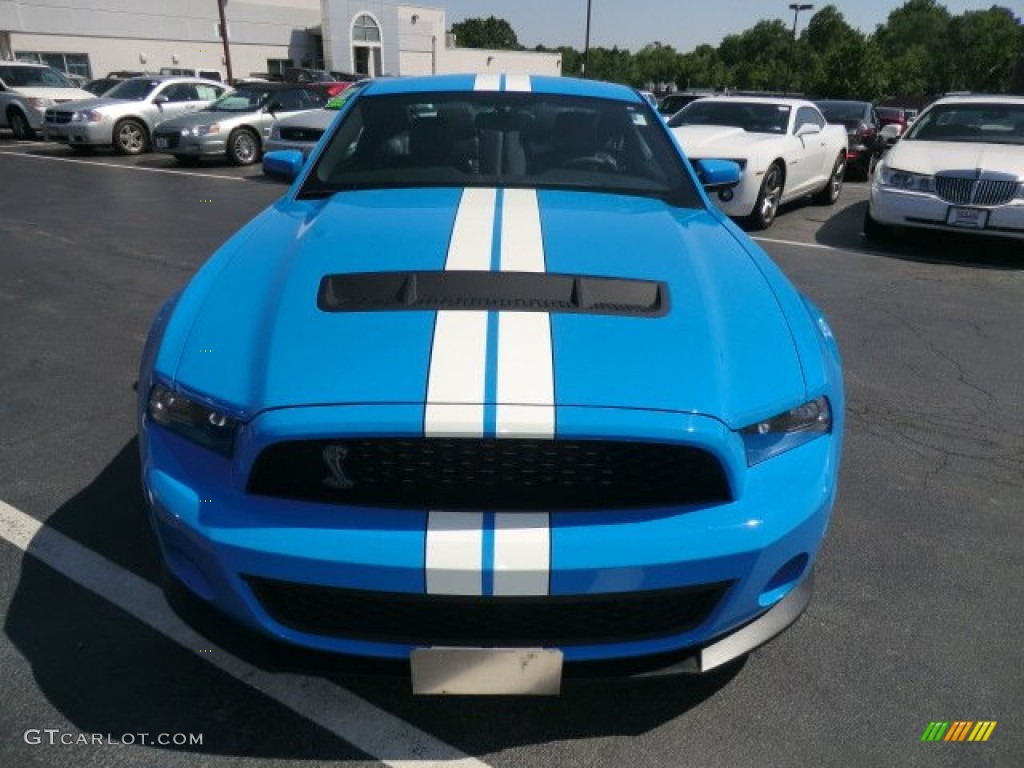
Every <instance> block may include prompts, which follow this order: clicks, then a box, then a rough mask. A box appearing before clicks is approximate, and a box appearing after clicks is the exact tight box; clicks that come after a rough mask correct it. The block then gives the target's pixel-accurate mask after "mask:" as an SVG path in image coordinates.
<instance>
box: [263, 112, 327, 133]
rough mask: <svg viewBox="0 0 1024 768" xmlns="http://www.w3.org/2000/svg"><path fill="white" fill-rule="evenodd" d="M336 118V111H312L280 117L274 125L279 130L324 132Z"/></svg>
mask: <svg viewBox="0 0 1024 768" xmlns="http://www.w3.org/2000/svg"><path fill="white" fill-rule="evenodd" d="M337 116H338V110H336V109H314V110H311V111H309V112H303V113H302V114H299V115H292V116H291V117H282V118H281V119H280V120H278V121H277V122H275V123H274V125H276V126H277V127H279V128H315V129H317V130H324V131H326V130H327V129H328V128H329V127H330V125H331V123H333V122H334V118H336V117H337Z"/></svg>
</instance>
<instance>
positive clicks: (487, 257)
mask: <svg viewBox="0 0 1024 768" xmlns="http://www.w3.org/2000/svg"><path fill="white" fill-rule="evenodd" d="M497 194H498V193H497V190H494V189H466V190H464V191H463V193H462V199H461V200H460V201H459V209H458V211H456V213H455V224H454V226H453V227H452V237H451V242H450V243H449V245H448V258H447V260H446V261H445V269H447V270H455V269H457V270H474V271H481V272H483V271H488V270H489V269H490V268H491V248H492V244H493V243H492V241H493V238H494V208H495V205H496V201H497ZM486 374H487V313H486V312H471V311H470V312H462V311H440V312H438V313H437V320H436V321H435V323H434V342H433V349H432V351H431V355H430V373H429V374H428V381H427V405H426V413H425V414H424V424H423V428H424V434H425V435H426V436H427V437H432V436H437V435H445V436H449V437H451V436H461V437H482V436H483V433H484V387H485V377H486Z"/></svg>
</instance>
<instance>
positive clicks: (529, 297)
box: [317, 270, 668, 317]
mask: <svg viewBox="0 0 1024 768" xmlns="http://www.w3.org/2000/svg"><path fill="white" fill-rule="evenodd" d="M317 306H318V307H319V308H320V309H322V310H323V311H325V312H391V311H398V310H405V309H418V310H474V311H486V310H503V311H507V312H565V313H573V314H590V315H626V316H630V317H661V316H663V315H665V314H666V313H667V312H668V286H667V285H665V283H662V282H659V281H655V280H631V279H623V278H615V277H592V276H589V275H587V276H585V275H559V274H549V273H546V272H474V271H454V270H453V271H450V272H364V273H357V274H344V275H328V276H326V277H324V278H323V279H322V280H321V281H320V290H319V293H318V296H317Z"/></svg>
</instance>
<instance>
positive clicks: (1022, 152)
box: [864, 96, 1024, 239]
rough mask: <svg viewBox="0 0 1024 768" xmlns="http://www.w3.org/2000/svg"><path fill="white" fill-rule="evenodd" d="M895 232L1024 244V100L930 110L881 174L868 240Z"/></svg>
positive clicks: (992, 99) (953, 103) (985, 99)
mask: <svg viewBox="0 0 1024 768" xmlns="http://www.w3.org/2000/svg"><path fill="white" fill-rule="evenodd" d="M894 226H899V227H922V228H925V229H944V230H947V231H948V230H951V229H956V230H960V231H964V232H972V233H975V234H988V235H999V236H1002V237H1013V238H1022V239H1024V96H955V97H949V98H945V99H940V100H938V101H936V102H935V103H934V104H932V105H931V106H930V107H928V109H926V110H925V111H924V112H923V113H921V116H920V117H919V118H918V119H917V120H916V121H915V122H914V125H913V126H912V127H911V128H910V129H909V130H908V131H907V133H906V135H904V136H903V137H902V138H901V139H900V140H899V141H898V142H897V144H896V145H895V146H894V147H893V148H892V149H890V150H889V151H888V152H887V153H886V155H885V156H884V158H883V159H882V162H881V163H879V165H878V167H877V169H876V170H875V175H874V178H873V179H872V182H871V195H870V198H869V202H868V210H867V212H866V213H865V215H864V234H865V235H866V236H867V237H869V238H876V239H877V238H880V237H882V236H884V235H887V234H889V233H890V232H891V228H892V227H894Z"/></svg>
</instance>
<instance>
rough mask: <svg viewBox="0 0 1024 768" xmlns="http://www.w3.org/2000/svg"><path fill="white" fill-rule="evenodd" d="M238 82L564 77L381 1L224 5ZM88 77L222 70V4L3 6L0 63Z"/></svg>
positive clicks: (245, 0)
mask: <svg viewBox="0 0 1024 768" xmlns="http://www.w3.org/2000/svg"><path fill="white" fill-rule="evenodd" d="M223 3H224V15H225V19H226V22H227V31H228V39H229V46H230V52H231V64H232V73H233V74H234V76H235V77H245V76H248V75H250V74H257V73H266V72H269V73H271V74H281V73H283V72H284V69H285V68H286V67H290V66H305V67H315V68H322V69H328V70H331V71H340V72H346V73H351V74H356V75H364V76H370V77H376V76H379V75H424V74H433V73H437V74H441V73H452V72H510V73H521V74H550V75H558V74H561V66H562V62H561V57H560V56H559V55H558V54H555V53H537V52H532V51H497V50H494V51H489V50H480V49H470V48H458V47H457V42H458V41H457V40H455V39H454V38H453V36H452V35H450V34H448V33H447V29H448V22H447V18H446V13H445V10H444V9H443V8H439V7H433V6H420V5H407V4H404V3H394V2H382V1H381V0H223ZM3 59H18V60H22V61H39V62H43V63H46V64H50V65H51V66H54V67H56V68H58V69H61V70H64V71H66V72H70V73H73V74H78V75H82V76H84V77H88V78H95V77H102V76H104V75H106V74H107V73H108V72H111V71H115V70H138V71H147V72H158V71H159V70H160V69H161V68H162V67H182V68H195V69H217V70H220V71H221V72H225V73H226V64H227V59H226V57H225V56H224V49H223V44H222V41H221V34H220V18H219V8H218V0H175V1H174V2H168V0H0V60H3Z"/></svg>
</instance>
